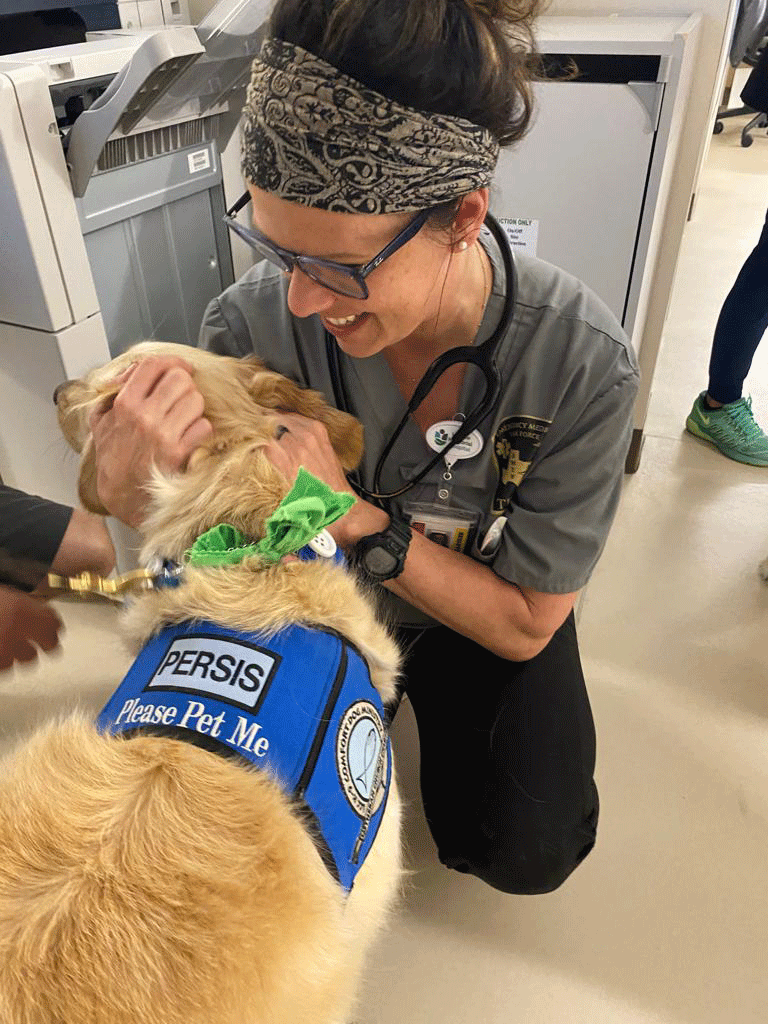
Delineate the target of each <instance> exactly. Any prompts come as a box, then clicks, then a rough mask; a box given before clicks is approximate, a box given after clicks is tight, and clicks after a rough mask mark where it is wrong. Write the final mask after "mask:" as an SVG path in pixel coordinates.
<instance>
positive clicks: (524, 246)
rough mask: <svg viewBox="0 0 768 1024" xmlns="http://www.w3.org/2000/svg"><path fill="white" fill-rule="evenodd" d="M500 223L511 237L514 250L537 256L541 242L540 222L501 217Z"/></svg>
mask: <svg viewBox="0 0 768 1024" xmlns="http://www.w3.org/2000/svg"><path fill="white" fill-rule="evenodd" d="M499 223H500V224H501V225H502V226H503V228H504V230H505V231H506V232H507V235H508V236H509V240H510V242H511V243H512V248H513V249H519V250H522V251H523V252H526V253H528V255H529V256H535V255H536V246H537V244H538V241H539V222H538V221H537V220H531V219H530V218H528V217H499Z"/></svg>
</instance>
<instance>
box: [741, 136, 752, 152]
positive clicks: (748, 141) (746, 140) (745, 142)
mask: <svg viewBox="0 0 768 1024" xmlns="http://www.w3.org/2000/svg"><path fill="white" fill-rule="evenodd" d="M754 141H755V140H754V139H753V138H752V136H751V135H742V136H741V144H742V146H743V147H744V149H748V148H749V147H750V146H751V145H752V143H753V142H754Z"/></svg>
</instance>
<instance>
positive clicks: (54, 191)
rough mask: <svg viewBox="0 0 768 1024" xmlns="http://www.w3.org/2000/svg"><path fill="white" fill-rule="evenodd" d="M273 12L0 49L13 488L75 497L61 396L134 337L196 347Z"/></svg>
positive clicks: (246, 9) (1, 230)
mask: <svg viewBox="0 0 768 1024" xmlns="http://www.w3.org/2000/svg"><path fill="white" fill-rule="evenodd" d="M165 2H166V0H163V3H165ZM134 6H136V5H135V4H134ZM268 7H269V0H222V2H221V3H219V4H218V5H217V6H216V7H215V8H214V9H213V10H212V11H211V12H210V14H209V15H208V17H206V18H205V20H204V21H203V22H202V23H201V24H200V25H199V26H198V27H197V28H193V27H191V26H188V25H187V26H185V25H179V26H177V27H173V28H167V27H166V28H162V27H161V28H159V29H158V28H145V29H139V30H116V31H110V32H100V33H91V34H89V36H88V40H87V42H85V43H82V44H75V45H71V46H68V47H54V48H51V49H46V50H38V51H31V52H28V53H16V54H13V55H10V56H7V57H0V476H2V479H3V481H4V482H5V483H7V484H10V485H12V486H15V487H19V488H21V489H23V490H25V491H29V492H32V493H36V494H41V495H44V496H45V497H49V498H52V499H55V500H59V501H63V502H66V503H73V502H76V488H75V476H76V469H75V467H76V460H75V459H74V458H73V457H72V456H71V455H70V454H68V452H67V450H66V445H65V443H64V441H63V440H62V439H60V436H59V430H58V426H57V425H56V422H55V413H54V407H53V403H52V394H53V390H54V388H55V386H56V385H57V384H59V383H61V382H62V381H63V380H65V379H67V378H72V377H75V376H80V375H81V374H82V373H83V372H85V371H86V370H88V369H89V368H92V367H93V366H96V365H98V364H100V363H104V362H106V361H107V360H108V359H109V358H110V356H111V355H115V354H117V353H118V352H120V351H123V350H124V349H125V348H126V347H127V346H128V345H130V344H131V343H132V342H134V341H136V340H139V339H141V338H145V337H147V338H148V337H155V338H160V339H166V340H169V341H177V342H178V341H186V342H188V343H190V344H194V343H195V342H196V339H197V332H198V328H199V325H200V321H201V319H202V315H203V311H204V309H205V306H206V304H207V303H208V301H209V300H210V299H211V298H213V297H214V296H215V295H218V294H219V293H220V292H221V291H222V290H223V289H224V288H225V287H226V286H227V285H228V284H230V283H231V281H232V280H233V269H232V257H231V250H230V246H229V239H228V237H227V229H226V227H225V226H224V224H223V222H222V216H223V214H224V211H225V208H226V207H225V202H224V196H223V189H222V171H221V157H220V154H221V152H222V151H223V149H224V147H225V146H226V144H227V141H228V140H229V138H230V136H231V135H232V134H233V132H234V130H235V128H236V126H237V123H238V120H239V117H240V112H241V109H242V106H243V102H244V96H245V88H246V86H247V82H248V77H249V72H250V63H251V61H252V59H253V56H254V53H255V52H256V51H257V50H258V48H259V45H260V43H261V35H262V32H261V26H262V24H263V22H264V20H265V17H266V14H267V10H268ZM144 9H145V10H146V5H144ZM121 13H122V14H124V12H121ZM150 13H151V12H150ZM171 13H173V10H171ZM124 23H125V22H124Z"/></svg>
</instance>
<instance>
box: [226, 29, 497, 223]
mask: <svg viewBox="0 0 768 1024" xmlns="http://www.w3.org/2000/svg"><path fill="white" fill-rule="evenodd" d="M244 115H245V120H244V126H243V160H242V163H243V173H244V175H245V177H246V179H247V180H248V181H249V182H251V183H252V184H253V185H255V186H256V187H257V188H260V189H263V190H264V191H265V192H271V193H273V194H274V195H277V196H278V197H279V198H281V199H287V200H288V201H289V202H293V203H300V204H301V205H302V206H313V207H317V208H319V209H323V210H337V211H340V212H342V213H412V212H415V211H417V210H422V209H428V208H429V207H431V206H437V205H439V204H440V203H444V202H449V201H450V200H451V199H456V198H458V197H459V196H462V195H466V194H467V193H468V192H472V191H473V190H474V189H477V188H482V187H483V186H485V185H488V184H489V182H490V181H491V178H492V176H493V172H494V170H495V168H496V161H497V159H498V155H499V146H498V143H497V142H496V140H495V139H494V138H493V136H492V135H491V133H490V132H489V131H488V130H487V129H485V128H481V127H479V126H478V125H476V124H472V123H471V122H470V121H465V120H464V119H463V118H458V117H449V116H447V115H444V114H429V113H421V112H420V111H418V110H414V109H413V108H411V107H404V106H401V105H400V104H399V103H395V102H394V101H392V100H389V99H387V98H386V97H385V96H382V95H381V94H380V93H378V92H374V91H373V90H372V89H368V88H366V86H364V85H361V83H360V82H357V81H355V79H354V78H349V77H348V76H347V75H343V74H341V72H339V71H338V70H337V69H336V68H334V67H333V66H332V65H330V64H327V63H326V62H325V61H324V60H321V59H320V58H319V57H316V56H315V55H314V54H312V53H308V52H307V51H306V50H303V49H301V47H298V46H294V45H293V44H292V43H285V42H283V41H281V40H279V39H272V38H268V39H266V40H265V41H264V43H263V45H262V48H261V53H260V55H259V56H258V57H257V58H256V59H255V60H254V62H253V73H252V76H251V83H250V86H249V88H248V98H247V102H246V106H245V110H244Z"/></svg>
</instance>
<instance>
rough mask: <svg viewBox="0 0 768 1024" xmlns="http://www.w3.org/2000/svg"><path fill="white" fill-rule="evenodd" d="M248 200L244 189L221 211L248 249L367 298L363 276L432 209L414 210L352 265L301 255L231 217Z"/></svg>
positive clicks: (353, 295) (319, 281) (329, 286)
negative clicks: (367, 258)
mask: <svg viewBox="0 0 768 1024" xmlns="http://www.w3.org/2000/svg"><path fill="white" fill-rule="evenodd" d="M250 200H251V194H250V192H246V193H245V195H242V196H241V197H240V198H239V199H238V201H237V202H236V203H235V205H234V206H233V207H232V208H231V209H229V210H227V212H226V213H225V214H224V223H225V224H226V225H227V227H228V228H229V229H230V230H231V231H234V232H235V234H236V235H238V236H239V237H240V238H242V239H243V241H244V242H247V243H248V245H250V246H251V248H252V249H255V251H256V252H257V253H258V254H259V256H263V257H264V259H267V260H269V262H270V263H274V265H275V266H276V267H280V269H281V270H284V271H286V273H288V274H290V273H292V272H293V271H294V270H295V268H296V267H298V268H299V269H300V270H301V271H302V272H303V273H305V274H306V275H307V277H310V278H312V280H313V281H316V282H317V284H320V285H322V286H323V288H327V289H328V290H329V291H332V292H336V294H337V295H346V296H348V297H349V298H351V299H367V298H368V285H367V284H366V283H365V279H366V277H368V275H369V274H370V273H371V271H373V270H375V269H376V267H378V266H381V264H382V263H383V262H384V260H386V259H389V257H390V256H391V255H392V254H393V253H395V252H397V250H398V249H401V248H402V247H403V246H404V245H405V243H406V242H410V240H411V239H412V238H413V237H414V235H416V234H418V232H419V231H420V230H421V229H422V227H423V226H424V224H425V223H426V221H427V218H428V217H429V215H430V213H431V212H432V211H431V210H422V211H421V213H417V214H416V216H415V217H414V218H413V220H412V221H410V223H409V224H406V226H405V227H404V228H403V230H402V231H401V232H400V234H399V235H398V236H397V237H396V238H393V239H392V241H391V242H390V243H389V245H385V246H384V248H383V249H382V250H381V252H380V253H378V254H377V255H376V256H374V257H373V259H372V260H370V261H369V262H368V263H365V264H358V265H357V266H354V265H350V264H346V263H334V261H333V260H324V259H320V257H318V256H301V255H299V254H298V253H295V252H290V250H288V249H281V248H280V246H279V245H275V243H274V242H272V241H270V240H269V239H268V238H266V237H265V236H264V235H262V234H261V233H260V232H259V231H256V230H255V229H254V228H245V227H243V225H242V224H239V223H238V222H237V221H236V220H235V217H236V216H237V214H238V213H239V212H240V210H242V209H243V207H244V206H247V205H248V203H249V202H250Z"/></svg>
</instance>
